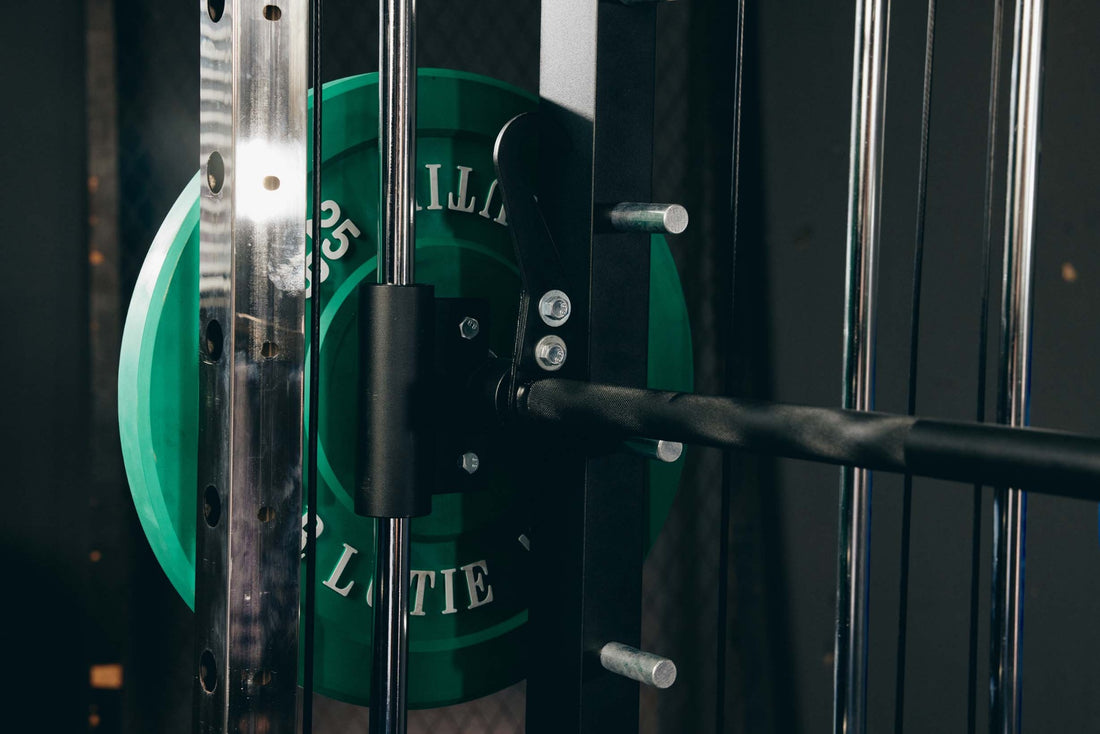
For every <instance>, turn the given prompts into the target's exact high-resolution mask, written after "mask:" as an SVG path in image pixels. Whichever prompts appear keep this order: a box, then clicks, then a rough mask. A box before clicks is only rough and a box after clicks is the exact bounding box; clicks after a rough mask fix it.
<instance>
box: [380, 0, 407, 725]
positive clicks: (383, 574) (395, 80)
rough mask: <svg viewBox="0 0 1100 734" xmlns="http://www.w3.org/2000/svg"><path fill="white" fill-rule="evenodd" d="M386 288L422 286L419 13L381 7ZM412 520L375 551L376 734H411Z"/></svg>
mask: <svg viewBox="0 0 1100 734" xmlns="http://www.w3.org/2000/svg"><path fill="white" fill-rule="evenodd" d="M378 22H379V24H378V34H379V43H378V68H379V84H378V102H379V121H378V146H379V151H380V155H381V186H380V187H379V206H380V211H379V233H378V282H379V283H382V284H389V285H411V284H412V283H413V279H414V265H415V237H416V231H415V227H414V219H413V217H414V215H415V213H416V211H415V200H414V186H413V184H414V181H415V180H416V179H415V169H416V5H415V2H414V0H381V4H380V14H379V19H378ZM409 527H410V521H409V518H407V517H405V518H380V519H379V520H378V522H377V528H378V530H377V538H376V544H375V576H374V578H375V589H376V590H377V591H376V593H377V602H376V604H375V606H374V662H373V668H372V683H371V685H372V691H371V711H370V730H371V732H373V733H375V734H402V733H403V732H404V731H405V729H406V717H407V701H406V687H407V681H408V648H409V643H408V611H409V599H408V596H409V573H410V565H409V564H410V555H409V554H410V550H409Z"/></svg>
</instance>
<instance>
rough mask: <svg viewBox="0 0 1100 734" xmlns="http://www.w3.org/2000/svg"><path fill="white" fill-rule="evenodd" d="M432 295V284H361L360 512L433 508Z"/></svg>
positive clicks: (395, 513) (413, 512)
mask: <svg viewBox="0 0 1100 734" xmlns="http://www.w3.org/2000/svg"><path fill="white" fill-rule="evenodd" d="M434 300H435V298H434V289H433V288H432V286H429V285H409V286H397V285H377V284H373V283H372V284H365V285H362V286H360V288H359V415H360V423H359V432H358V444H359V452H358V458H359V461H358V462H357V467H356V468H357V472H356V491H355V512H356V513H357V514H359V515H364V516H367V517H418V516H421V515H427V514H428V513H429V512H431V509H432V490H433V487H432V484H433V481H434V476H435V470H434V467H435V465H434V457H435V433H434V420H433V412H432V411H433V407H434V405H435V403H436V399H435V392H434V389H435V388H434V379H433V378H434V365H433V364H432V360H433V357H434V353H435V305H434Z"/></svg>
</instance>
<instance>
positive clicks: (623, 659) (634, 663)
mask: <svg viewBox="0 0 1100 734" xmlns="http://www.w3.org/2000/svg"><path fill="white" fill-rule="evenodd" d="M600 665H602V666H603V667H604V668H606V669H607V670H610V671H611V672H612V673H615V674H616V675H621V676H623V677H624V678H630V679H631V680H636V681H638V682H639V683H644V684H645V685H647V686H653V687H654V688H668V687H669V686H671V685H672V684H673V683H675V682H676V663H674V662H672V661H671V660H669V659H668V658H663V657H661V656H660V655H654V654H653V653H651V652H645V651H644V650H639V649H637V648H635V647H631V646H630V645H624V644H622V643H621V642H609V643H607V644H606V645H604V646H603V647H602V648H600Z"/></svg>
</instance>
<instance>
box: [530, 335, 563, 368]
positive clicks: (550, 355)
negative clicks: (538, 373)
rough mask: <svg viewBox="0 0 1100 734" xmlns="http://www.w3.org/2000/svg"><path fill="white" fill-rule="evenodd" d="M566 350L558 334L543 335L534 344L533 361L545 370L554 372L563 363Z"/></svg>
mask: <svg viewBox="0 0 1100 734" xmlns="http://www.w3.org/2000/svg"><path fill="white" fill-rule="evenodd" d="M567 354H568V352H567V350H566V348H565V342H564V341H562V338H561V337H559V336H553V335H551V336H544V337H543V338H541V339H539V341H538V344H536V345H535V361H537V362H538V363H539V367H542V368H543V369H544V370H546V371H547V372H556V371H557V370H560V369H561V368H562V365H564V364H565V358H566V356H567Z"/></svg>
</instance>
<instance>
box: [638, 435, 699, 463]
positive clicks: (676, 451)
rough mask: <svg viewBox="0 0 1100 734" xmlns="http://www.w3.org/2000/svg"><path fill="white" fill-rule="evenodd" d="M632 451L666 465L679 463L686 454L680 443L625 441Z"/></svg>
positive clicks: (652, 440) (648, 440) (639, 439)
mask: <svg viewBox="0 0 1100 734" xmlns="http://www.w3.org/2000/svg"><path fill="white" fill-rule="evenodd" d="M624 445H625V446H626V447H627V448H628V449H629V450H631V451H633V452H634V453H636V454H639V455H641V456H644V457H646V458H647V459H656V460H657V461H663V462H664V463H666V464H671V463H673V462H674V461H677V460H678V459H679V458H680V456H681V455H682V454H683V453H684V445H683V444H682V443H680V442H679V441H659V440H657V439H653V438H635V439H631V440H630V441H625V442H624Z"/></svg>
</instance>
